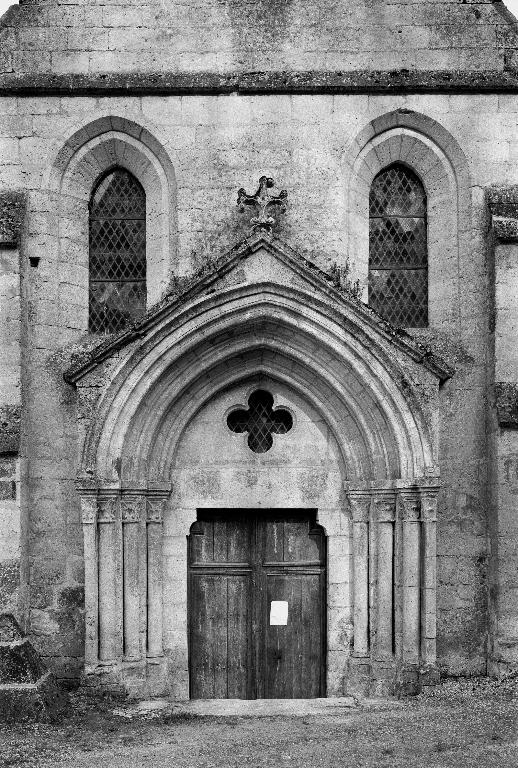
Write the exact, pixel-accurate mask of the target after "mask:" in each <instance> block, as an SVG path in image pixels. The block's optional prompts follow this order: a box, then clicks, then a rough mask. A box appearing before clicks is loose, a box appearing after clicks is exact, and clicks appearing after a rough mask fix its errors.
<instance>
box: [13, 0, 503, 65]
mask: <svg viewBox="0 0 518 768" xmlns="http://www.w3.org/2000/svg"><path fill="white" fill-rule="evenodd" d="M510 18H512V17H510V14H509V13H508V12H507V11H506V10H505V8H504V6H503V4H501V3H492V2H491V1H490V0H485V2H484V1H482V2H477V3H459V2H457V1H456V0H449V1H448V0H441V1H440V2H437V1H436V0H420V2H418V3H416V2H407V0H399V1H398V2H370V1H369V0H356V2H354V3H351V2H347V0H334V1H333V2H327V3H322V2H319V0H248V1H243V0H191V2H174V0H147V2H143V3H142V2H140V1H139V0H107V1H106V2H102V3H101V2H92V0H90V1H89V2H81V3H78V2H66V3H62V2H58V0H20V5H19V6H14V7H12V8H11V9H10V11H9V12H8V13H7V15H6V16H5V17H4V18H3V19H2V21H1V23H0V29H1V36H2V43H3V45H2V54H1V71H2V72H4V73H15V74H16V75H20V74H21V73H29V74H31V75H35V74H37V73H50V72H52V73H54V74H55V73H65V74H70V73H76V74H77V73H101V72H102V73H106V72H107V73H120V72H131V73H144V72H193V71H194V72H226V71H236V70H245V71H248V72H264V71H270V70H281V71H282V70H288V71H293V70H302V71H304V70H371V69H372V68H373V65H374V68H375V69H377V70H394V69H401V68H408V69H411V70H434V69H439V70H441V69H450V70H459V69H466V70H475V71H483V70H502V69H503V66H504V64H505V63H506V62H507V63H510V64H512V63H513V61H514V57H515V50H516V47H517V43H516V39H517V38H516V35H515V33H514V32H513V30H512V29H510V27H509V20H510Z"/></svg>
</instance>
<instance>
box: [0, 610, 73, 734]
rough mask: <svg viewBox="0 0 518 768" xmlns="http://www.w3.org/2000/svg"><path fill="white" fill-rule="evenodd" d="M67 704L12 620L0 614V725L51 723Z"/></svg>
mask: <svg viewBox="0 0 518 768" xmlns="http://www.w3.org/2000/svg"><path fill="white" fill-rule="evenodd" d="M68 703H69V702H68V695H67V694H66V693H65V691H63V690H62V689H61V688H60V687H59V686H58V684H57V683H56V681H55V679H54V676H53V675H52V673H51V672H49V671H48V670H47V669H46V668H45V666H44V664H43V662H42V661H41V659H40V658H39V656H38V654H37V653H36V651H35V649H34V647H33V646H32V645H31V643H30V642H29V641H28V640H27V638H26V637H25V636H24V635H23V633H22V631H21V629H20V627H19V626H18V623H17V621H16V619H15V618H14V616H12V615H11V614H8V613H3V614H0V722H4V723H13V722H52V721H54V720H57V719H58V718H59V717H60V716H62V715H63V714H64V712H65V709H66V708H67V707H68Z"/></svg>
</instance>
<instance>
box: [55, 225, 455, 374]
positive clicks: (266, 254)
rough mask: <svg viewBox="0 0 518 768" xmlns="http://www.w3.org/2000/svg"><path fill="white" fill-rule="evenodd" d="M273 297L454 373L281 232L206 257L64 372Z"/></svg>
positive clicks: (80, 370) (85, 368) (437, 370)
mask: <svg viewBox="0 0 518 768" xmlns="http://www.w3.org/2000/svg"><path fill="white" fill-rule="evenodd" d="M272 298H273V299H274V301H275V302H280V303H281V304H283V303H284V302H285V300H289V301H290V302H293V301H294V302H295V303H298V305H299V307H298V312H300V314H301V317H303V316H304V315H305V314H306V313H307V312H309V308H310V304H315V306H317V305H318V311H319V312H323V313H324V315H328V316H329V318H331V317H332V318H333V321H334V322H337V323H338V325H339V326H341V327H342V328H343V329H344V333H345V334H351V335H352V336H358V337H359V336H361V337H362V338H363V340H364V341H363V342H362V343H365V344H367V346H369V344H371V343H375V344H380V345H381V346H382V347H383V348H385V349H386V350H387V352H386V353H387V354H388V355H389V357H390V356H393V355H394V356H402V357H403V358H406V359H408V360H409V361H412V364H415V363H417V364H419V365H421V364H422V365H424V367H425V368H426V369H428V371H429V372H431V373H432V374H433V375H434V376H435V377H436V379H439V380H440V381H444V380H445V379H447V378H449V377H450V376H451V375H452V373H453V370H452V369H451V368H450V367H449V366H448V364H447V363H445V362H444V361H443V360H441V359H440V358H439V357H437V356H436V355H435V354H434V353H433V352H432V350H430V349H428V348H427V347H425V346H423V345H421V344H420V343H418V342H416V341H414V339H413V338H412V337H411V336H410V335H409V334H407V333H406V332H405V331H403V330H402V329H396V328H394V327H392V326H391V325H390V323H388V322H386V321H385V320H383V318H381V317H380V316H379V315H377V314H376V313H375V312H374V311H373V310H371V309H370V308H369V307H368V306H367V305H365V304H364V303H363V302H362V301H360V300H359V299H358V298H357V297H356V296H355V292H354V289H353V287H352V286H350V285H349V284H348V282H347V280H346V279H345V280H344V279H343V275H341V274H340V273H339V272H338V273H336V272H335V273H328V272H325V271H324V270H322V269H320V268H319V267H318V266H317V265H316V264H315V263H313V262H311V261H309V260H308V259H306V258H305V257H303V256H301V255H300V254H299V253H297V252H296V251H294V250H293V249H292V248H290V247H289V246H288V245H287V244H286V243H284V242H283V241H282V240H280V239H279V238H276V237H273V236H271V235H269V234H266V233H263V232H260V233H256V234H254V235H252V236H251V237H249V238H248V239H246V240H244V241H242V242H241V243H239V244H238V245H236V246H235V247H234V248H233V249H232V250H231V251H229V252H228V253H225V254H224V255H223V256H221V257H220V258H219V259H217V260H213V261H212V262H210V261H208V262H206V263H205V264H204V266H203V268H202V269H201V270H200V272H199V273H197V274H195V275H193V276H190V277H187V278H183V279H181V280H178V281H177V283H176V285H174V286H173V288H172V289H171V290H170V291H169V293H168V294H167V295H166V296H165V298H164V299H163V300H162V301H161V302H160V303H159V304H157V305H156V306H155V307H154V308H152V309H151V310H150V311H149V312H148V313H147V314H146V315H145V316H144V318H142V320H139V321H138V322H136V323H135V324H134V325H132V326H131V327H130V328H128V329H127V330H126V331H123V332H122V333H120V334H118V335H117V336H112V337H109V338H108V339H107V340H106V341H102V342H100V343H99V344H98V345H95V346H93V347H92V343H91V340H90V341H89V342H88V345H87V347H85V348H84V350H83V351H79V352H78V353H76V354H75V358H74V360H73V363H72V365H71V366H70V367H69V369H68V370H67V371H66V373H65V378H66V380H67V381H68V382H69V383H71V384H76V383H77V382H79V381H80V380H81V379H82V378H83V377H85V376H87V374H88V373H89V372H91V371H93V370H94V369H95V368H97V367H98V366H99V365H101V364H102V363H103V362H104V361H106V360H109V359H110V358H113V357H114V356H116V355H117V353H118V352H119V351H121V350H126V349H128V350H131V349H133V348H135V349H137V348H138V347H139V346H141V347H142V346H146V345H147V344H148V343H149V341H150V339H151V338H152V337H153V336H163V337H166V336H171V334H172V333H176V332H179V331H180V329H181V328H182V327H183V326H184V325H185V324H186V323H189V322H193V321H194V322H195V323H196V321H197V319H198V320H199V323H200V324H202V321H203V318H204V317H206V316H208V315H209V314H211V313H213V314H214V315H215V316H222V315H223V314H225V312H227V311H229V310H228V307H229V306H230V305H231V304H232V303H233V302H237V303H238V304H239V305H240V307H241V310H243V309H244V310H246V308H249V309H250V311H251V312H252V313H253V311H254V310H255V308H256V307H258V306H259V305H264V307H267V306H268V305H269V302H270V300H271V299H272ZM369 340H370V341H369ZM125 354H126V353H123V356H124V355H125Z"/></svg>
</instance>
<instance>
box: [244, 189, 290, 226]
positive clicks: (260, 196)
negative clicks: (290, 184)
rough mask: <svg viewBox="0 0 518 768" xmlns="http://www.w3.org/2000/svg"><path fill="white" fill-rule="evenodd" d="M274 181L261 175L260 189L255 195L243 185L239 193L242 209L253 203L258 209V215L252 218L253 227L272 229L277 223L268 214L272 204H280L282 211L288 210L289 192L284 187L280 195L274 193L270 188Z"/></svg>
mask: <svg viewBox="0 0 518 768" xmlns="http://www.w3.org/2000/svg"><path fill="white" fill-rule="evenodd" d="M273 185H274V181H273V179H271V178H270V177H269V176H261V178H260V179H259V189H258V190H257V192H256V193H255V194H254V195H248V194H247V193H246V192H245V190H244V189H243V187H241V189H240V190H239V192H238V193H237V204H238V206H239V210H240V211H244V210H245V205H253V206H255V208H256V209H257V215H256V216H254V217H253V218H251V219H250V224H251V225H252V229H254V230H255V229H265V230H267V231H269V230H271V228H272V227H273V225H274V224H275V219H274V218H273V216H270V215H268V213H269V212H268V209H269V208H270V206H274V205H276V206H279V209H280V212H281V213H284V212H285V211H286V201H287V199H288V193H287V192H286V190H285V189H282V190H281V191H280V192H279V194H278V195H273V194H272V193H271V192H270V189H271V188H272V187H273Z"/></svg>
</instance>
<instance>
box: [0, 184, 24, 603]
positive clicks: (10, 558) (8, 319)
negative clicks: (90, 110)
mask: <svg viewBox="0 0 518 768" xmlns="http://www.w3.org/2000/svg"><path fill="white" fill-rule="evenodd" d="M24 213H25V206H24V201H23V199H22V197H21V196H20V195H19V194H16V193H15V194H12V195H9V194H5V193H4V194H2V195H0V350H1V354H0V605H1V606H2V610H4V611H13V612H19V610H20V609H21V608H22V594H21V591H20V576H21V569H22V541H21V528H22V520H21V510H20V460H19V454H20V414H21V402H22V392H21V386H22V382H21V341H22V338H21V332H22V323H21V281H20V250H19V243H20V226H21V220H22V217H23V215H24Z"/></svg>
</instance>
